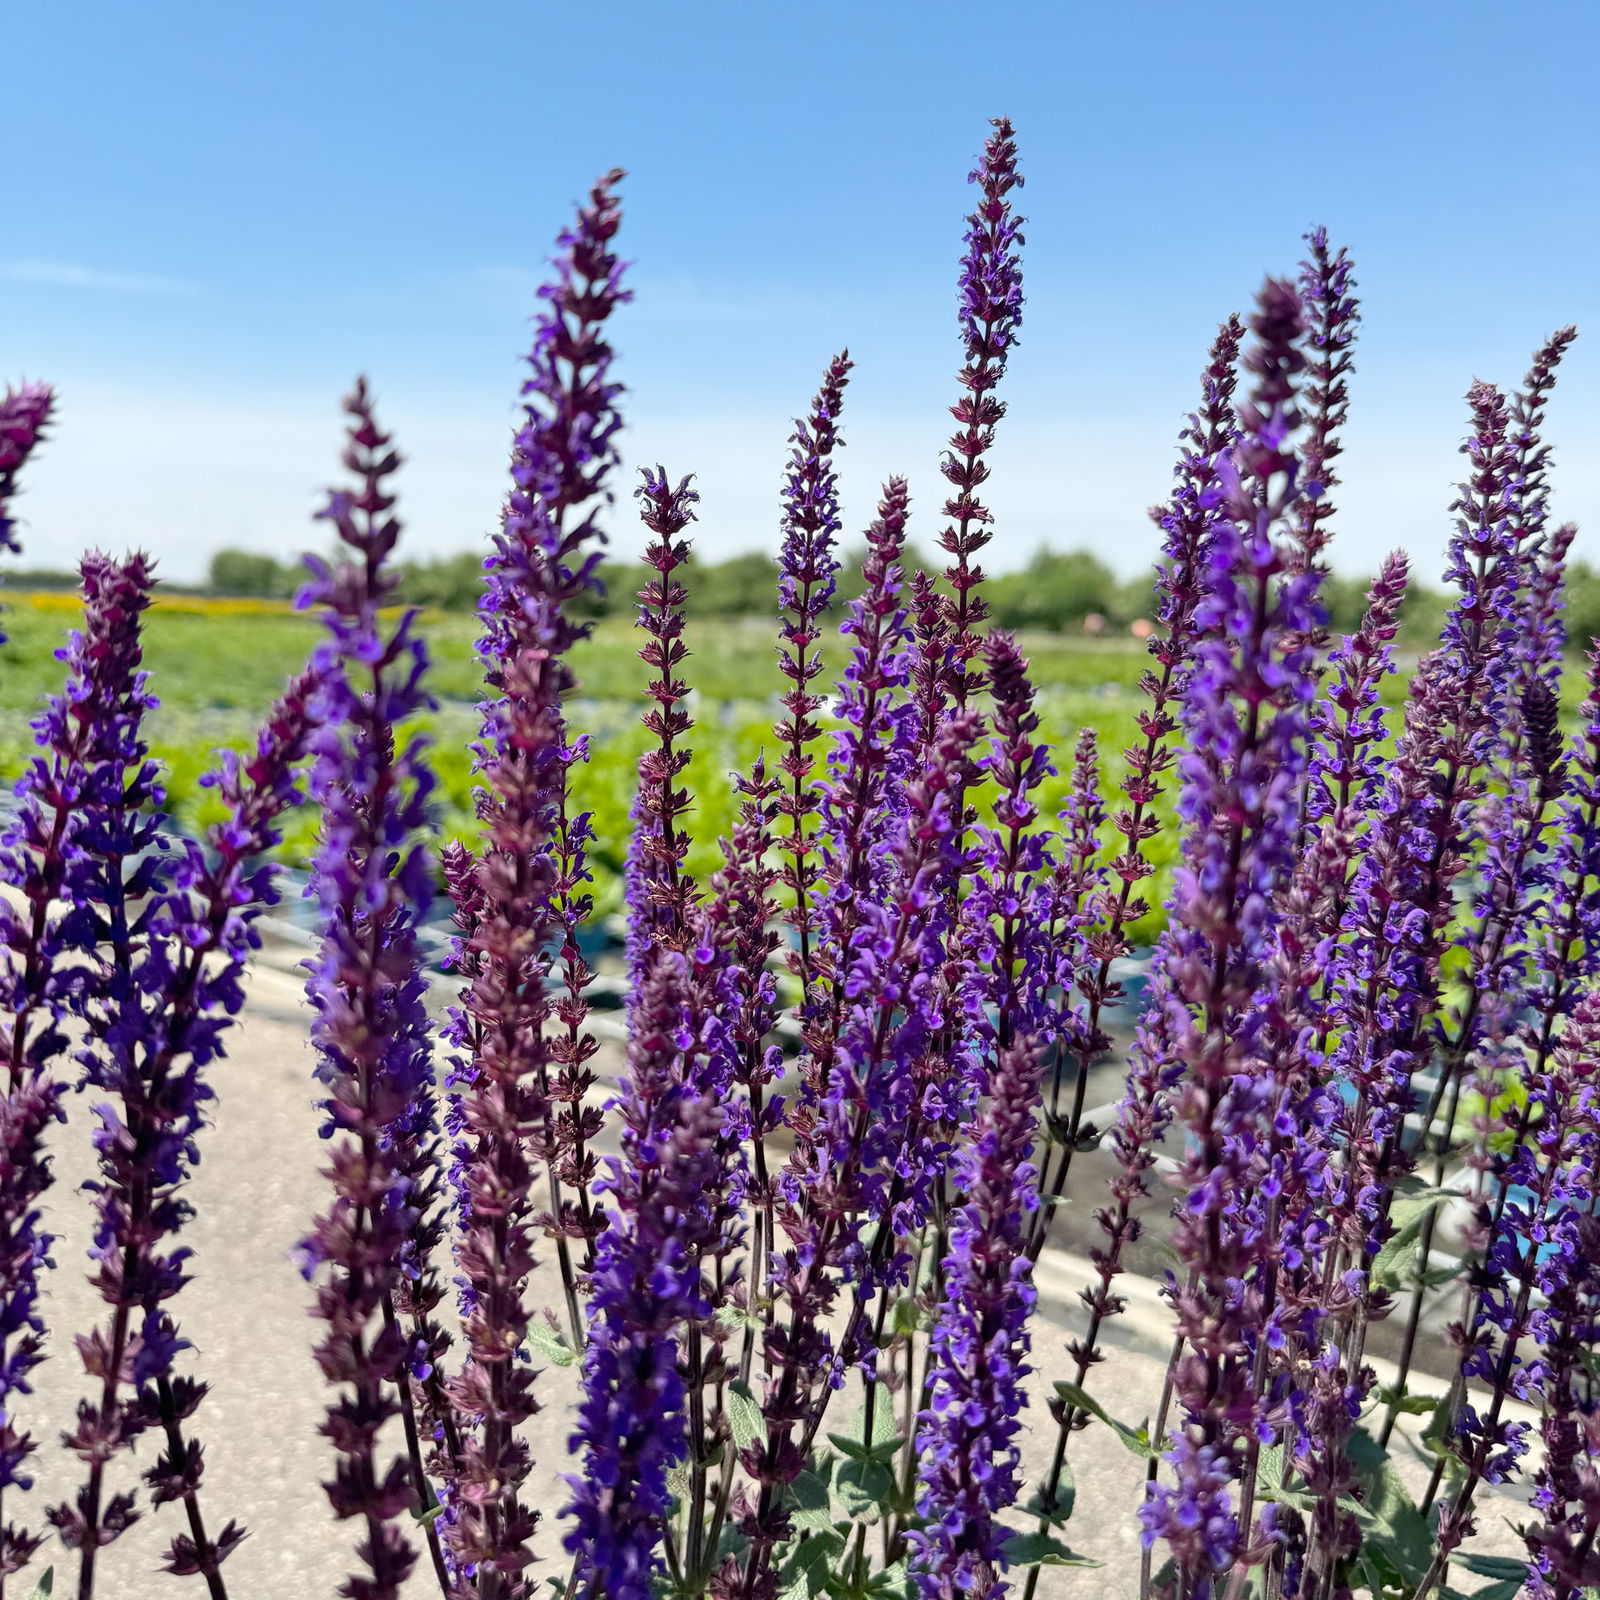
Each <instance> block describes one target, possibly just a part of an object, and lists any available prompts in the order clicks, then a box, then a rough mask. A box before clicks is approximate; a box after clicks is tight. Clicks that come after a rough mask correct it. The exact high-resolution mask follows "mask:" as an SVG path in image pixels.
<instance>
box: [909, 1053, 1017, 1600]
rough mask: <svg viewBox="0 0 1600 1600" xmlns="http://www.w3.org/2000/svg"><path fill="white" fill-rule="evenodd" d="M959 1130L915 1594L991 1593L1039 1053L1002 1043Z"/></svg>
mask: <svg viewBox="0 0 1600 1600" xmlns="http://www.w3.org/2000/svg"><path fill="white" fill-rule="evenodd" d="M983 1089H984V1092H983V1098H982V1101H981V1104H980V1109H979V1111H978V1115H977V1118H976V1120H975V1121H974V1122H973V1123H972V1124H971V1125H970V1126H969V1127H968V1128H967V1129H965V1130H964V1131H963V1133H962V1136H961V1141H960V1146H959V1150H958V1154H957V1158H956V1187H957V1190H958V1192H959V1193H960V1194H961V1195H962V1196H964V1203H963V1204H962V1205H961V1206H960V1207H959V1208H958V1210H957V1212H956V1214H955V1217H954V1219H953V1221H952V1223H951V1228H950V1250H949V1254H948V1255H947V1257H946V1259H945V1298H944V1303H943V1304H942V1305H941V1306H940V1308H939V1312H938V1317H937V1320H936V1322H935V1324H934V1328H933V1333H932V1335H931V1340H930V1349H929V1357H928V1360H929V1376H928V1390H929V1395H930V1402H929V1405H928V1408H927V1409H926V1410H925V1411H923V1412H922V1414H921V1415H920V1417H919V1418H918V1425H917V1439H916V1448H917V1453H918V1470H917V1482H918V1495H917V1510H918V1512H919V1513H920V1514H921V1515H922V1517H923V1518H924V1519H925V1525H924V1527H923V1528H921V1529H920V1530H918V1531H915V1532H913V1533H912V1534H911V1535H910V1540H911V1546H912V1558H911V1568H912V1572H913V1574H914V1576H915V1578H916V1581H917V1587H918V1589H919V1590H920V1591H921V1593H922V1594H923V1595H924V1596H926V1597H927V1600H956V1597H957V1596H969V1595H970V1596H973V1597H975V1600H997V1597H998V1596H1000V1595H1002V1594H1004V1593H1005V1590H1006V1585H1005V1583H1004V1582H1003V1581H1002V1580H1001V1579H1000V1577H999V1576H998V1571H997V1569H998V1568H999V1567H1000V1566H1001V1565H1002V1563H1003V1555H1002V1550H1003V1546H1004V1544H1005V1541H1006V1539H1007V1538H1008V1537H1009V1534H1010V1530H1009V1529H1008V1528H1006V1527H1005V1525H1004V1524H1003V1523H1002V1522H1001V1521H1000V1520H999V1516H1000V1513H1001V1512H1002V1511H1004V1510H1006V1509H1007V1508H1008V1507H1009V1506H1011V1505H1012V1504H1013V1502H1014V1501H1015V1500H1016V1497H1017V1490H1018V1483H1019V1472H1020V1466H1021V1451H1020V1449H1019V1447H1018V1444H1017V1438H1018V1435H1019V1434H1020V1433H1021V1431H1022V1423H1021V1420H1020V1418H1021V1412H1022V1407H1023V1379H1024V1378H1025V1377H1026V1376H1027V1373H1028V1370H1029V1368H1028V1366H1027V1354H1028V1348H1029V1340H1028V1329H1027V1322H1028V1317H1029V1315H1030V1314H1031V1312H1032V1310H1033V1305H1034V1300H1035V1293H1034V1289H1033V1285H1032V1283H1031V1282H1030V1278H1029V1274H1030V1271H1031V1263H1030V1262H1029V1260H1028V1257H1027V1254H1026V1251H1025V1249H1024V1235H1025V1232H1026V1228H1027V1223H1028V1219H1029V1218H1030V1216H1031V1214H1032V1213H1033V1211H1034V1210H1035V1209H1036V1208H1037V1206H1038V1203H1039V1197H1038V1174H1037V1173H1036V1172H1035V1170H1034V1168H1033V1166H1032V1164H1031V1160H1030V1157H1031V1154H1032V1150H1033V1141H1034V1131H1035V1121H1036V1115H1037V1111H1038V1106H1039V1053H1038V1050H1037V1048H1036V1046H1035V1045H1034V1043H1033V1042H1032V1041H1031V1040H1030V1039H1027V1038H1021V1039H1017V1040H1015V1041H1014V1042H1012V1043H1009V1044H1006V1045H1004V1046H1002V1047H1001V1048H1000V1050H999V1053H998V1055H997V1056H996V1057H995V1058H994V1060H993V1062H992V1065H991V1069H990V1073H989V1077H988V1080H987V1082H986V1083H985V1084H984V1086H983Z"/></svg>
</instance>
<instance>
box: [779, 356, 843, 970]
mask: <svg viewBox="0 0 1600 1600" xmlns="http://www.w3.org/2000/svg"><path fill="white" fill-rule="evenodd" d="M853 365H854V363H853V362H852V361H851V360H850V356H849V352H848V351H841V352H840V354H838V355H837V356H835V357H834V358H833V360H832V362H830V363H829V366H828V370H827V372H826V374H824V376H823V380H822V387H821V388H820V389H819V390H818V391H817V396H816V398H815V399H814V400H813V401H812V402H811V410H810V412H809V413H808V414H807V415H806V416H805V417H803V418H801V419H799V420H797V421H796V423H795V425H794V433H793V434H792V435H791V437H790V442H791V444H792V445H793V447H794V448H793V449H792V450H791V452H790V455H789V466H788V468H787V470H786V471H785V473H784V481H783V544H782V547H781V549H780V551H779V554H778V572H779V580H778V599H779V604H780V605H781V606H782V608H783V620H782V623H781V625H780V631H781V632H782V634H783V643H782V645H780V646H779V649H778V667H779V670H780V671H781V672H782V673H783V675H784V677H785V678H787V679H788V687H787V688H786V689H785V690H784V692H783V697H782V703H783V709H784V711H785V712H786V713H787V715H786V716H785V717H784V718H783V720H782V721H781V722H779V724H778V726H777V727H776V728H775V729H774V730H773V731H774V733H775V735H776V737H777V739H778V741H779V743H780V744H782V745H783V746H784V751H783V755H782V757H781V759H780V760H779V763H778V765H779V770H780V771H781V772H782V773H783V775H784V777H785V778H787V779H788V787H787V791H786V792H785V793H783V794H781V795H780V796H779V798H778V815H779V816H780V817H783V818H785V819H786V820H787V822H788V828H787V831H786V833H785V835H784V836H783V837H782V838H781V840H780V843H779V848H780V849H781V850H782V852H783V854H784V855H785V856H787V857H788V862H787V865H786V867H785V870H784V879H783V881H784V883H785V884H786V886H787V887H788V888H789V890H790V892H791V893H792V894H793V895H794V908H793V909H792V910H791V911H790V913H789V922H790V926H791V927H792V928H793V929H794V935H795V949H794V951H793V952H792V953H791V956H790V963H791V966H792V967H793V970H794V971H795V973H796V974H797V975H798V976H799V978H800V985H801V988H802V990H807V989H809V988H810V985H811V944H812V939H813V935H814V926H815V919H816V910H815V906H814V904H813V901H814V898H815V888H814V885H815V880H816V875H817V863H816V860H815V850H816V846H815V842H814V840H815V834H816V825H815V817H816V811H817V807H818V805H819V804H820V796H819V793H818V789H817V784H816V782H815V780H814V778H813V777H812V766H813V764H814V761H815V757H814V755H813V752H812V746H813V745H815V744H816V742H817V740H818V739H819V738H820V737H821V735H822V729H821V726H820V725H819V724H818V722H817V720H816V714H817V712H818V711H820V710H821V709H822V704H823V697H822V696H821V695H819V694H817V693H815V692H814V690H813V688H812V685H813V684H814V683H815V681H816V679H817V676H818V674H820V673H821V672H822V670H823V666H824V662H823V660H822V657H821V654H820V653H819V652H818V651H817V650H816V649H814V646H815V645H816V644H817V643H818V642H819V641H820V640H821V638H822V619H823V617H824V615H825V614H826V612H827V610H828V608H829V606H830V605H831V604H832V601H833V593H834V575H835V574H836V573H837V572H838V570H839V562H838V559H837V557H836V556H835V554H834V546H835V542H836V540H837V539H838V535H839V526H840V524H839V480H838V476H837V474H836V473H835V471H834V467H833V453H834V451H835V450H838V449H840V448H842V446H843V442H844V441H843V440H842V439H841V438H840V437H839V412H840V410H841V409H842V407H843V405H844V389H845V385H846V384H847V383H848V382H849V381H850V369H851V367H852V366H853Z"/></svg>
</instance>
